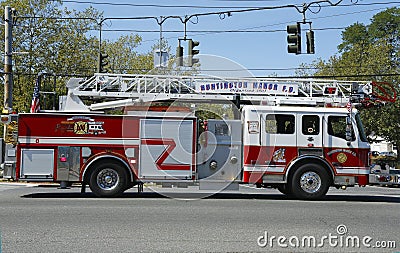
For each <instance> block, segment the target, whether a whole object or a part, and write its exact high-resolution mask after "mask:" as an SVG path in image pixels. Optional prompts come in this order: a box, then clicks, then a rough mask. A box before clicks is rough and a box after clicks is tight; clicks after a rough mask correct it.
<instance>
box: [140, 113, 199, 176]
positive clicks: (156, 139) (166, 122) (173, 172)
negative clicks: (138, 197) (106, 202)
mask: <svg viewBox="0 0 400 253" xmlns="http://www.w3.org/2000/svg"><path fill="white" fill-rule="evenodd" d="M194 141H195V139H194V121H193V120H173V119H143V120H141V122H140V152H139V162H140V163H139V177H140V178H141V179H163V180H165V179H172V180H175V179H180V180H182V179H184V180H186V179H188V180H189V179H192V176H193V170H194V164H195V158H194Z"/></svg>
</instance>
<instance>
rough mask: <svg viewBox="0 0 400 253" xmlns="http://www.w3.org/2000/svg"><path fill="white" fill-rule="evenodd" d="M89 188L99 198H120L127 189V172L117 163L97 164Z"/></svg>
mask: <svg viewBox="0 0 400 253" xmlns="http://www.w3.org/2000/svg"><path fill="white" fill-rule="evenodd" d="M89 187H90V190H92V192H93V193H94V194H95V195H96V196H98V197H116V196H119V195H121V194H122V193H123V192H124V191H125V190H126V187H127V175H126V171H125V169H124V167H123V166H121V165H120V164H118V163H115V162H111V161H110V162H104V163H97V165H96V167H95V168H94V170H92V173H91V174H90V180H89Z"/></svg>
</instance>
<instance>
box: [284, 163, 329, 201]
mask: <svg viewBox="0 0 400 253" xmlns="http://www.w3.org/2000/svg"><path fill="white" fill-rule="evenodd" d="M330 185H331V179H330V176H329V174H328V172H327V171H326V170H325V169H324V168H323V167H322V166H321V165H319V164H314V163H311V164H304V165H302V166H300V167H299V168H298V169H296V171H295V172H294V174H293V177H292V180H291V189H292V193H293V195H294V196H295V197H296V198H299V199H309V200H312V199H318V198H321V197H323V196H324V195H325V194H326V193H327V192H328V189H329V186H330Z"/></svg>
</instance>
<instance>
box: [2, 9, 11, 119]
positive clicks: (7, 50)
mask: <svg viewBox="0 0 400 253" xmlns="http://www.w3.org/2000/svg"><path fill="white" fill-rule="evenodd" d="M4 13H5V14H4V15H5V29H4V40H5V41H4V110H8V111H9V112H11V111H12V93H13V73H12V26H13V17H12V9H11V7H10V6H6V7H5V12H4Z"/></svg>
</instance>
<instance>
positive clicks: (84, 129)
mask: <svg viewBox="0 0 400 253" xmlns="http://www.w3.org/2000/svg"><path fill="white" fill-rule="evenodd" d="M88 128H89V127H88V123H87V122H83V121H77V122H75V124H74V133H75V134H87V133H88Z"/></svg>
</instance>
